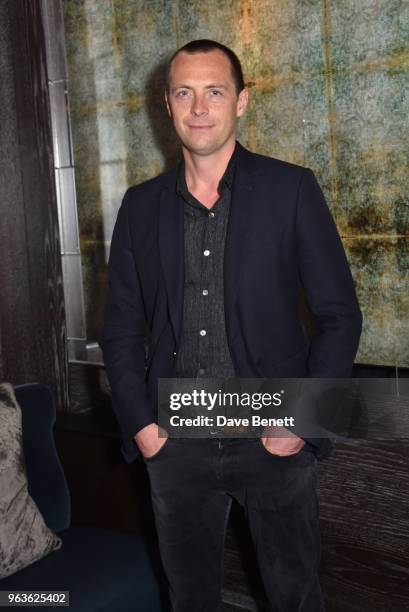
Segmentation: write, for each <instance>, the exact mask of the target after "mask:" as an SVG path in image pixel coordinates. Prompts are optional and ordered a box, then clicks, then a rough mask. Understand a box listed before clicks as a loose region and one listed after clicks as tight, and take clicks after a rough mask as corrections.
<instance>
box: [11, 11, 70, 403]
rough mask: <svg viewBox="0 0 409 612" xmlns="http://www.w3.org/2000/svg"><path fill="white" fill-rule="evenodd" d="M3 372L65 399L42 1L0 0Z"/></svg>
mask: <svg viewBox="0 0 409 612" xmlns="http://www.w3.org/2000/svg"><path fill="white" fill-rule="evenodd" d="M0 23H1V27H0V88H1V104H0V300H1V302H0V304H1V306H0V308H1V310H0V379H1V380H8V381H10V382H12V383H13V384H17V383H24V382H33V381H36V382H42V383H45V384H47V385H49V386H50V388H51V389H52V391H53V394H54V397H55V399H56V402H57V405H58V408H59V409H60V410H64V409H67V407H68V385H67V356H66V331H65V311H64V295H63V285H62V274H61V258H60V247H59V230H58V216H57V205H56V193H55V185H54V173H53V153H52V136H51V128H50V113H49V100H48V88H47V70H46V55H45V43H44V32H43V26H42V19H41V12H40V3H39V2H32V1H31V0H18V2H16V1H15V0H9V1H5V2H1V3H0Z"/></svg>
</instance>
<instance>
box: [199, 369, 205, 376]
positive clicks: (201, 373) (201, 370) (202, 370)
mask: <svg viewBox="0 0 409 612" xmlns="http://www.w3.org/2000/svg"><path fill="white" fill-rule="evenodd" d="M198 374H199V376H204V375H205V374H206V370H204V369H203V368H200V369H199V371H198Z"/></svg>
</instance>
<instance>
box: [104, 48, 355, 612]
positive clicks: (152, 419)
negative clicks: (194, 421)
mask: <svg viewBox="0 0 409 612" xmlns="http://www.w3.org/2000/svg"><path fill="white" fill-rule="evenodd" d="M167 80H168V82H167V86H166V94H165V98H166V105H167V109H168V112H169V116H170V117H171V119H172V121H173V124H174V127H175V130H176V132H177V135H178V137H179V139H180V141H181V146H182V153H183V162H182V163H181V164H180V165H179V167H178V168H176V169H175V170H173V171H170V172H168V173H166V174H163V175H161V176H159V177H157V178H155V179H152V180H150V181H147V182H145V183H143V184H142V185H139V186H136V187H132V188H130V189H129V190H128V191H127V193H126V194H125V197H124V200H123V203H122V206H121V208H120V210H119V213H118V219H117V222H116V225H115V229H114V234H113V238H112V244H111V253H110V261H109V271H110V284H109V292H108V300H107V305H106V315H105V323H104V329H103V333H102V338H101V344H102V347H103V351H104V360H105V365H106V369H107V373H108V376H109V380H110V383H111V387H112V398H113V405H114V409H115V411H116V414H117V417H118V420H119V424H120V427H121V431H122V436H123V440H124V454H125V457H126V459H127V460H128V461H129V462H130V461H132V460H133V459H134V458H135V456H136V455H137V452H138V450H139V451H140V453H141V454H142V455H143V457H144V459H145V462H146V465H147V468H148V471H149V476H150V482H151V490H152V500H153V507H154V512H155V520H156V525H157V530H158V535H159V541H160V549H161V555H162V560H163V564H164V568H165V572H166V574H167V577H168V581H169V587H170V596H171V601H172V608H173V610H174V611H175V612H194V611H199V610H201V611H206V612H216V610H217V609H218V606H219V601H220V590H221V585H222V572H221V565H222V553H223V539H224V533H225V527H226V521H227V517H228V513H229V508H230V503H231V500H232V499H236V500H237V501H238V502H239V503H240V504H241V505H242V506H243V508H244V510H245V512H246V516H247V518H248V520H249V524H250V529H251V533H252V536H253V539H254V543H255V547H256V552H257V556H258V561H259V566H260V571H261V574H262V577H263V580H264V585H265V590H266V593H267V597H268V599H269V602H270V606H271V610H274V611H275V612H296V611H297V612H319V611H321V610H323V603H322V597H321V592H320V586H319V580H318V564H319V555H320V542H319V524H318V506H317V491H316V486H317V483H316V458H323V457H325V456H327V455H328V454H329V453H330V452H331V444H330V442H329V441H328V440H318V439H317V440H316V439H314V440H310V439H308V440H304V439H302V438H300V437H298V436H297V435H295V434H292V435H290V434H288V435H287V436H283V437H281V438H278V437H267V436H264V437H263V438H262V439H261V440H260V439H255V440H251V439H246V440H245V439H234V438H233V439H214V438H213V439H212V438H211V435H210V432H209V439H200V440H198V439H188V438H185V439H171V438H161V437H159V435H158V425H157V424H156V413H155V411H156V409H157V406H156V404H157V381H158V378H171V377H192V378H200V377H205V378H212V377H218V378H223V379H227V378H230V377H234V376H237V377H249V378H251V377H253V378H257V377H277V376H278V377H284V378H286V377H340V376H341V377H344V376H349V375H350V372H351V368H352V364H353V360H354V357H355V354H356V350H357V347H358V341H359V336H360V332H361V313H360V310H359V307H358V304H357V301H356V297H355V292H354V286H353V281H352V278H351V274H350V271H349V268H348V264H347V261H346V258H345V254H344V251H343V248H342V244H341V241H340V238H339V236H338V233H337V231H336V228H335V225H334V222H333V220H332V217H331V215H330V212H329V210H328V207H327V205H326V203H325V200H324V198H323V195H322V192H321V190H320V188H319V186H318V184H317V182H316V180H315V177H314V175H313V173H312V172H311V170H309V169H305V168H302V167H300V166H297V165H294V164H290V163H286V162H283V161H279V160H277V159H272V158H267V157H263V156H259V155H255V154H253V153H250V152H249V151H247V150H246V149H244V148H243V147H242V146H241V145H240V144H238V143H237V142H236V129H237V121H238V118H239V117H241V116H242V115H243V114H244V112H245V110H246V107H247V103H248V92H247V89H246V88H245V85H244V81H243V75H242V70H241V66H240V62H239V60H238V58H237V57H236V56H235V54H234V53H233V52H232V51H231V50H230V49H228V48H226V47H224V46H223V45H220V44H219V43H216V42H213V41H207V40H201V41H194V42H191V43H189V44H187V45H185V46H184V47H182V48H181V49H179V50H178V51H177V52H176V53H175V55H174V56H173V57H172V59H171V61H170V63H169V69H168V77H167ZM301 286H302V287H303V289H304V292H305V296H306V299H307V301H308V304H309V307H310V309H311V311H312V314H313V317H314V319H315V324H316V328H317V334H316V335H315V337H314V339H313V341H312V342H311V343H310V342H309V341H308V339H307V336H306V333H305V330H304V327H303V325H302V323H301V321H300V318H299V293H300V287H301ZM146 328H147V331H148V338H149V350H148V359H147V364H145V344H144V342H145V336H146V334H145V331H146ZM145 365H146V367H145Z"/></svg>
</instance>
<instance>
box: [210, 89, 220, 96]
mask: <svg viewBox="0 0 409 612" xmlns="http://www.w3.org/2000/svg"><path fill="white" fill-rule="evenodd" d="M211 93H212V96H215V97H217V96H221V95H222V92H221V91H220V90H219V89H212V90H211Z"/></svg>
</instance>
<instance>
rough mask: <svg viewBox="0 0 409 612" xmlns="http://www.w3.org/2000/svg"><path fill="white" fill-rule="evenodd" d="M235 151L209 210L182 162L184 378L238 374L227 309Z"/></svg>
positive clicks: (180, 360)
mask: <svg viewBox="0 0 409 612" xmlns="http://www.w3.org/2000/svg"><path fill="white" fill-rule="evenodd" d="M234 168H235V154H234V153H233V155H232V157H231V159H230V161H229V164H228V166H227V168H226V172H225V173H224V175H223V177H222V179H221V180H220V182H219V186H218V193H219V199H218V200H217V201H216V202H215V204H214V205H213V206H212V208H211V209H210V210H209V209H208V208H206V206H204V205H203V204H201V203H200V202H199V201H198V200H197V199H196V198H195V197H194V196H193V195H192V194H191V193H189V191H188V188H187V185H186V179H185V166H184V164H183V163H182V164H181V168H180V172H179V176H178V180H177V192H178V194H179V197H180V201H181V202H180V203H181V206H183V207H184V239H185V286H184V303H183V322H182V334H181V342H180V346H179V351H178V355H177V361H176V376H177V377H179V378H197V377H199V378H200V377H202V378H213V377H214V378H233V377H234V376H235V370H234V365H233V362H232V358H231V355H230V351H229V347H228V344H227V336H226V324H225V313H224V277H223V267H224V266H223V263H224V247H225V242H226V231H227V223H228V219H229V212H230V204H231V192H232V187H233V178H234Z"/></svg>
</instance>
